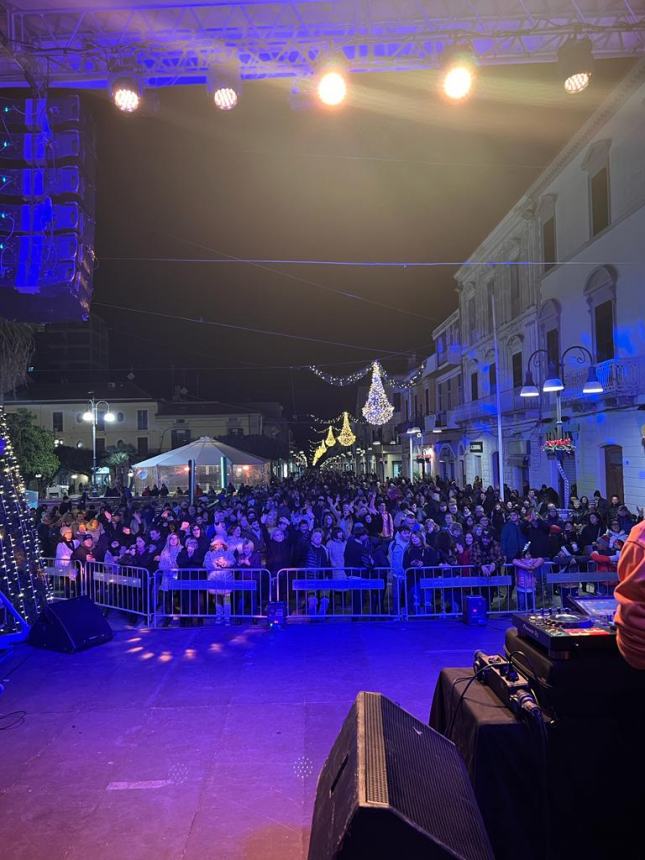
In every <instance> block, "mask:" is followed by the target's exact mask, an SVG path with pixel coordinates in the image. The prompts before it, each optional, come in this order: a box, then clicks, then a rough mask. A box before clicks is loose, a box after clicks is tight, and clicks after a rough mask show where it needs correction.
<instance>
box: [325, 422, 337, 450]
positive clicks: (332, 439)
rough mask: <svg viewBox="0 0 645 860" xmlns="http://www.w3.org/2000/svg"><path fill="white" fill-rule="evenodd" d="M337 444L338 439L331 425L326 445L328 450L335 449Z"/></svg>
mask: <svg viewBox="0 0 645 860" xmlns="http://www.w3.org/2000/svg"><path fill="white" fill-rule="evenodd" d="M335 444H336V437H335V436H334V431H333V429H332V426H331V424H330V425H329V430H328V431H327V438H326V439H325V445H326V446H327V447H328V448H333V447H334V445H335Z"/></svg>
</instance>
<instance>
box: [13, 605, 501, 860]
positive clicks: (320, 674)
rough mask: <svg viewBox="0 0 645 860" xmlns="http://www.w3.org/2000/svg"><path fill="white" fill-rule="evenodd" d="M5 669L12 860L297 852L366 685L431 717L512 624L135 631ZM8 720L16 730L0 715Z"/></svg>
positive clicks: (23, 657)
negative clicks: (333, 750) (436, 698)
mask: <svg viewBox="0 0 645 860" xmlns="http://www.w3.org/2000/svg"><path fill="white" fill-rule="evenodd" d="M109 620H110V622H111V623H112V624H113V626H114V627H115V630H116V631H117V632H116V635H115V638H114V640H113V641H112V642H110V643H108V644H107V645H103V646H100V647H98V648H95V649H94V650H91V651H86V652H84V653H80V654H71V655H65V654H56V653H49V652H46V651H37V650H35V649H31V648H28V647H27V646H20V647H19V648H17V649H16V651H15V652H14V654H13V656H12V657H11V658H10V659H8V660H5V661H4V662H2V663H0V681H2V679H7V680H6V681H3V683H4V684H5V687H6V692H5V693H4V695H2V696H0V714H7V713H8V712H10V711H16V710H19V709H22V710H24V711H26V712H27V713H26V718H25V721H24V723H23V724H22V725H19V726H16V727H14V728H10V729H8V730H7V731H3V732H2V733H1V734H0V774H1V776H0V845H1V846H2V852H1V853H2V856H3V857H6V858H8V860H40V858H43V860H45V858H47V860H63V858H65V860H87V858H91V860H115V858H128V860H140V858H141V860H144V858H145V860H165V858H168V860H170V858H172V860H176V858H181V860H193V858H195V860H197V858H199V860H204V858H217V860H242V858H244V860H256V859H257V860H274V858H275V860H278V858H279V860H300V858H304V857H306V855H307V846H308V835H309V824H310V820H311V813H312V809H313V802H314V797H315V790H316V779H317V776H318V772H319V770H320V768H321V766H322V764H323V761H324V759H325V757H326V755H327V753H328V752H329V749H330V747H331V744H332V743H333V741H334V738H335V737H336V734H337V732H338V729H339V728H340V725H341V723H342V721H343V719H344V717H345V716H346V714H347V711H348V709H349V706H350V704H351V702H352V700H353V699H354V697H355V695H356V693H357V692H358V691H359V690H376V691H381V692H383V693H385V694H386V695H387V696H389V697H390V698H392V699H393V700H394V701H396V702H398V703H400V704H401V705H402V706H403V707H404V708H406V709H407V710H409V711H411V712H412V713H413V714H415V715H416V716H417V717H418V718H419V719H421V720H424V721H427V718H428V714H429V710H430V703H431V700H432V694H433V691H434V687H435V683H436V680H437V676H438V673H439V670H440V669H441V668H442V667H444V666H460V665H461V666H465V665H469V664H470V663H471V661H472V656H473V653H474V651H475V650H476V649H477V648H482V649H483V650H484V651H488V652H489V653H497V652H499V651H501V650H502V648H503V639H504V630H505V628H506V626H508V623H510V622H507V621H506V620H505V619H501V618H497V619H495V620H493V621H491V622H490V623H489V624H488V626H487V627H483V628H476V627H466V626H464V625H463V624H461V623H460V622H457V621H417V622H410V623H407V624H401V623H398V622H378V623H363V622H359V623H351V622H344V623H325V622H322V623H312V624H307V623H304V624H294V625H291V626H287V627H286V628H285V629H283V630H275V631H269V630H267V629H266V627H263V626H262V627H261V626H258V627H254V626H250V627H239V626H232V627H207V628H204V627H202V628H173V629H165V630H157V631H148V630H141V629H131V628H128V627H127V625H124V622H123V621H121V620H120V619H119V616H118V615H117V614H113V616H112V617H111V618H110V619H109ZM2 725H5V722H3V723H2Z"/></svg>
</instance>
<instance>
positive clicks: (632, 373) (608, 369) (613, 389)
mask: <svg viewBox="0 0 645 860" xmlns="http://www.w3.org/2000/svg"><path fill="white" fill-rule="evenodd" d="M588 372H589V368H588V366H586V365H583V366H581V367H580V368H579V369H578V368H575V369H571V368H569V367H567V369H566V371H565V378H564V385H565V388H564V391H563V392H562V399H563V401H565V402H570V401H572V400H576V399H578V397H580V396H581V392H582V387H583V385H584V384H585V382H586V381H587V374H588ZM596 372H597V373H598V379H599V381H600V384H601V385H602V387H603V389H604V390H603V393H602V394H600V395H598V397H600V398H602V397H630V396H632V397H633V396H634V395H636V394H640V393H642V392H645V356H642V355H640V356H637V357H636V358H613V359H611V360H610V361H603V362H602V363H601V364H598V365H596Z"/></svg>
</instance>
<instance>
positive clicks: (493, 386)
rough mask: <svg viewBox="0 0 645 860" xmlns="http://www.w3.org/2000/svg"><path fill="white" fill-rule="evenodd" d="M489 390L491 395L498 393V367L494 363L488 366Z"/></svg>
mask: <svg viewBox="0 0 645 860" xmlns="http://www.w3.org/2000/svg"><path fill="white" fill-rule="evenodd" d="M488 388H489V390H490V393H491V394H495V392H496V391H497V367H496V366H495V363H494V362H493V364H489V365H488Z"/></svg>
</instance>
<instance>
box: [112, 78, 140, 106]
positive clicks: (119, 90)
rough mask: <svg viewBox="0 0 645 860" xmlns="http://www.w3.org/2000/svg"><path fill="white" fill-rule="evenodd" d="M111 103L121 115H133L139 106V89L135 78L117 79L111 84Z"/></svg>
mask: <svg viewBox="0 0 645 860" xmlns="http://www.w3.org/2000/svg"><path fill="white" fill-rule="evenodd" d="M112 101H113V102H114V104H115V106H116V107H117V108H118V109H119V110H120V111H123V113H134V111H135V110H137V109H138V108H139V106H140V104H141V88H140V86H139V82H138V81H137V80H136V78H131V77H121V78H117V79H116V80H115V81H114V83H113V84H112Z"/></svg>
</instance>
